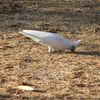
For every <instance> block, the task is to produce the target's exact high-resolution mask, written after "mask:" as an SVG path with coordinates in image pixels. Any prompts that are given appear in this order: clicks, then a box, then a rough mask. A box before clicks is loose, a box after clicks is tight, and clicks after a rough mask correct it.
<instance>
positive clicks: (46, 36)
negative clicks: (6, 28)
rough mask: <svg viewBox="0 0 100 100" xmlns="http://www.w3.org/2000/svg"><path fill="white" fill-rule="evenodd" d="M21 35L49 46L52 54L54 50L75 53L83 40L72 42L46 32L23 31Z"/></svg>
mask: <svg viewBox="0 0 100 100" xmlns="http://www.w3.org/2000/svg"><path fill="white" fill-rule="evenodd" d="M19 33H21V34H23V35H24V36H27V37H29V38H31V39H33V40H34V41H35V42H36V43H39V44H42V45H46V46H48V53H52V52H54V50H60V51H61V50H66V49H68V50H70V51H71V52H74V51H75V49H76V48H77V47H78V46H79V44H80V42H81V40H75V41H72V40H69V39H66V38H65V37H63V36H62V35H60V34H55V33H51V32H45V31H37V30H22V31H20V32H19Z"/></svg>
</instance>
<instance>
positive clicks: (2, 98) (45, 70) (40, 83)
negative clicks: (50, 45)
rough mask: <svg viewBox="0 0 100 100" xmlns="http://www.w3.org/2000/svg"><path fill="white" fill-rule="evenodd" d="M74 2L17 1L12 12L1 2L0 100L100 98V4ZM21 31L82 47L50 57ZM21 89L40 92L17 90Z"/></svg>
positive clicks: (76, 99) (60, 0)
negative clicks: (47, 33)
mask: <svg viewBox="0 0 100 100" xmlns="http://www.w3.org/2000/svg"><path fill="white" fill-rule="evenodd" d="M1 1H2V0H1ZM4 1H5V0H4ZM69 1H70V2H69ZM69 1H68V0H30V1H25V0H22V1H20V0H18V2H14V1H13V3H12V6H11V7H12V8H13V9H12V8H9V6H6V4H5V3H4V2H0V100H99V99H100V6H99V3H100V2H99V0H97V1H98V2H97V3H94V2H82V1H83V0H81V2H79V0H76V2H75V0H69ZM14 3H16V5H14ZM22 29H36V30H42V31H50V32H57V33H59V34H62V35H63V36H65V37H66V38H69V39H72V40H76V39H81V40H82V42H81V45H80V46H79V47H78V48H77V50H76V52H75V53H71V52H70V51H68V50H66V51H62V52H60V51H57V52H55V53H53V54H48V53H47V47H45V46H41V45H39V44H37V43H35V42H34V41H33V40H31V39H29V38H27V37H25V36H22V35H21V34H19V31H20V30H22ZM19 85H26V86H32V87H33V88H34V89H35V90H34V91H28V90H18V89H15V87H16V86H19Z"/></svg>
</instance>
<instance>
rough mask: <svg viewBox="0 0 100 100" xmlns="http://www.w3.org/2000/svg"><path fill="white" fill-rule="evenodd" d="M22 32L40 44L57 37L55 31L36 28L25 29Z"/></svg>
mask: <svg viewBox="0 0 100 100" xmlns="http://www.w3.org/2000/svg"><path fill="white" fill-rule="evenodd" d="M20 33H22V34H23V35H25V36H27V37H29V38H32V39H33V40H34V41H35V42H37V43H40V44H48V42H49V40H51V39H53V37H56V36H55V34H53V33H50V32H43V31H36V30H23V31H21V32H20Z"/></svg>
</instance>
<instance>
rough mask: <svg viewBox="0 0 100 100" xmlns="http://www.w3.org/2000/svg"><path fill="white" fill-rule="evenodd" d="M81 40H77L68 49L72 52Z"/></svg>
mask: <svg viewBox="0 0 100 100" xmlns="http://www.w3.org/2000/svg"><path fill="white" fill-rule="evenodd" d="M80 42H81V40H77V41H74V42H73V45H72V46H71V47H70V50H71V51H72V52H74V51H75V50H76V48H77V47H78V46H79V45H80Z"/></svg>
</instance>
